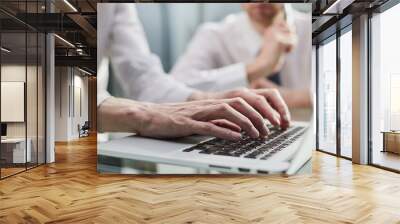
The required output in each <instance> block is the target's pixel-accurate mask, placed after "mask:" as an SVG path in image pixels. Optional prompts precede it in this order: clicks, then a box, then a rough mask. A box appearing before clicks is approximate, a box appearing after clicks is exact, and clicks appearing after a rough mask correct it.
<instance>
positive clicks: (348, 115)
mask: <svg viewBox="0 0 400 224" xmlns="http://www.w3.org/2000/svg"><path fill="white" fill-rule="evenodd" d="M352 74H353V73H352V35H351V30H350V31H348V32H346V33H344V34H343V35H341V36H340V123H341V124H340V128H341V129H340V135H341V136H340V154H341V155H342V156H345V157H348V158H351V157H352V148H351V143H352V138H351V137H352V96H353V95H352Z"/></svg>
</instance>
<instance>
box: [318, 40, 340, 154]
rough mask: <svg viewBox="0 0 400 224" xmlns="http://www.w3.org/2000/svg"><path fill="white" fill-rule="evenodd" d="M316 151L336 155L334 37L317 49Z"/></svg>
mask: <svg viewBox="0 0 400 224" xmlns="http://www.w3.org/2000/svg"><path fill="white" fill-rule="evenodd" d="M317 63H318V108H317V113H318V149H319V150H321V151H325V152H328V153H333V154H336V36H332V37H331V38H329V39H328V40H327V41H326V42H325V43H322V44H321V45H319V47H318V62H317Z"/></svg>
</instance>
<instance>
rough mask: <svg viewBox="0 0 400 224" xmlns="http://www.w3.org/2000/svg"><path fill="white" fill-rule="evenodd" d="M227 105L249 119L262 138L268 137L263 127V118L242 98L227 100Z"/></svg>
mask: <svg viewBox="0 0 400 224" xmlns="http://www.w3.org/2000/svg"><path fill="white" fill-rule="evenodd" d="M228 103H229V105H230V106H232V107H233V108H234V109H236V110H237V111H239V112H240V113H241V114H243V115H244V116H246V117H247V118H249V119H250V121H251V122H252V123H253V125H254V126H255V127H256V128H257V130H258V131H259V133H260V134H261V135H262V136H266V135H268V133H269V130H268V128H267V126H266V125H265V121H264V118H263V116H262V115H261V114H260V113H259V112H258V111H257V110H255V109H254V108H253V107H252V106H250V104H248V103H247V102H246V101H245V100H244V99H243V98H240V97H236V98H233V99H229V100H228Z"/></svg>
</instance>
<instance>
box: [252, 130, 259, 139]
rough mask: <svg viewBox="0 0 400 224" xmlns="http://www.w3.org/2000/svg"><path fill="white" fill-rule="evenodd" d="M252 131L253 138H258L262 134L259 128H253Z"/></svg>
mask: <svg viewBox="0 0 400 224" xmlns="http://www.w3.org/2000/svg"><path fill="white" fill-rule="evenodd" d="M252 132H253V134H252V137H253V138H258V137H259V136H260V132H258V130H257V129H255V128H253V129H252Z"/></svg>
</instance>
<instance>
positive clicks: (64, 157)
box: [0, 137, 400, 224]
mask: <svg viewBox="0 0 400 224" xmlns="http://www.w3.org/2000/svg"><path fill="white" fill-rule="evenodd" d="M399 199H400V175H398V174H395V173H390V172H387V171H383V170H380V169H377V168H373V167H368V166H358V165H352V164H351V163H350V162H349V161H347V160H342V159H337V158H335V157H332V156H329V155H326V154H322V153H315V154H314V157H313V174H312V175H303V176H293V177H289V178H287V177H270V176H265V177H262V176H238V175H235V176H230V175H226V176H185V177H182V176H157V177H154V176H120V175H115V176H110V175H99V174H97V173H96V140H95V138H93V137H92V138H86V139H85V140H82V141H79V142H74V143H70V144H58V145H57V162H56V163H55V164H51V165H46V166H42V167H39V168H36V169H34V170H30V171H28V172H26V173H22V174H20V175H17V176H14V177H11V178H8V179H6V180H3V181H0V223H43V222H48V223H250V222H252V223H253V222H254V223H374V224H375V223H400V200H399Z"/></svg>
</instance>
